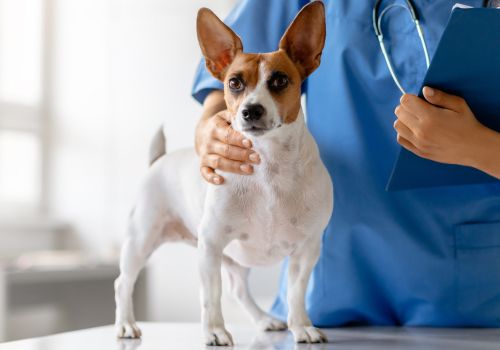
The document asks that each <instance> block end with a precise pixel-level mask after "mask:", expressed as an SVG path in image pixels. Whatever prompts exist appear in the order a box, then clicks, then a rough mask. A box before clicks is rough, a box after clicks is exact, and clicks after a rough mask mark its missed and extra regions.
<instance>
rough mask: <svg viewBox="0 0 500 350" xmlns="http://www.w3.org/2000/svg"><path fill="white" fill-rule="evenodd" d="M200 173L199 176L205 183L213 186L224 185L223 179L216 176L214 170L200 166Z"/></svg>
mask: <svg viewBox="0 0 500 350" xmlns="http://www.w3.org/2000/svg"><path fill="white" fill-rule="evenodd" d="M200 171H201V176H203V178H204V179H205V181H208V182H210V183H213V184H214V185H221V184H222V183H224V178H223V177H222V176H220V175H217V174H216V173H215V171H214V169H212V168H210V167H207V166H202V167H201V169H200Z"/></svg>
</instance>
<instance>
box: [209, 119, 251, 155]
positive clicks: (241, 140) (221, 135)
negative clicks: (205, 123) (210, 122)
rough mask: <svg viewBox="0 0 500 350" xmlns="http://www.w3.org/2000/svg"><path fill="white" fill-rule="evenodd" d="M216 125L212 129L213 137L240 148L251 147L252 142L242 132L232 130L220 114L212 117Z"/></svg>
mask: <svg viewBox="0 0 500 350" xmlns="http://www.w3.org/2000/svg"><path fill="white" fill-rule="evenodd" d="M214 118H215V120H214V122H215V123H216V127H215V128H214V129H213V133H214V134H213V135H212V136H213V137H214V138H215V139H217V140H219V141H221V142H223V143H226V144H230V145H233V146H239V147H242V148H251V147H252V142H251V141H250V140H249V139H247V138H245V137H244V136H243V135H242V134H240V133H239V132H237V131H236V130H234V129H233V128H232V127H231V125H230V124H229V123H228V122H227V120H225V119H224V118H222V117H221V116H220V115H217V116H215V117H214Z"/></svg>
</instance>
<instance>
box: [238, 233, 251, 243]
mask: <svg viewBox="0 0 500 350" xmlns="http://www.w3.org/2000/svg"><path fill="white" fill-rule="evenodd" d="M249 237H250V236H249V234H248V233H246V232H243V233H242V234H241V235H240V239H241V240H242V241H246V240H248V238H249Z"/></svg>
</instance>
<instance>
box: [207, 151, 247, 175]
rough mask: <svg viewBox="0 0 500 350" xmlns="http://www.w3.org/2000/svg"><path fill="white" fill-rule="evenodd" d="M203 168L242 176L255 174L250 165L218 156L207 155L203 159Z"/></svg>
mask: <svg viewBox="0 0 500 350" xmlns="http://www.w3.org/2000/svg"><path fill="white" fill-rule="evenodd" d="M201 166H202V167H209V168H212V169H217V170H222V171H225V172H229V173H235V174H241V175H248V174H252V173H253V167H252V166H251V165H250V164H246V163H243V162H238V161H235V160H230V159H226V158H224V157H221V156H219V155H217V154H207V155H205V156H203V157H202V159H201Z"/></svg>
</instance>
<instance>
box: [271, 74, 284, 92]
mask: <svg viewBox="0 0 500 350" xmlns="http://www.w3.org/2000/svg"><path fill="white" fill-rule="evenodd" d="M268 86H269V89H270V90H272V91H280V90H283V89H284V88H286V87H287V86H288V77H287V76H286V75H285V74H283V73H276V74H273V76H272V77H271V79H269V82H268Z"/></svg>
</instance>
